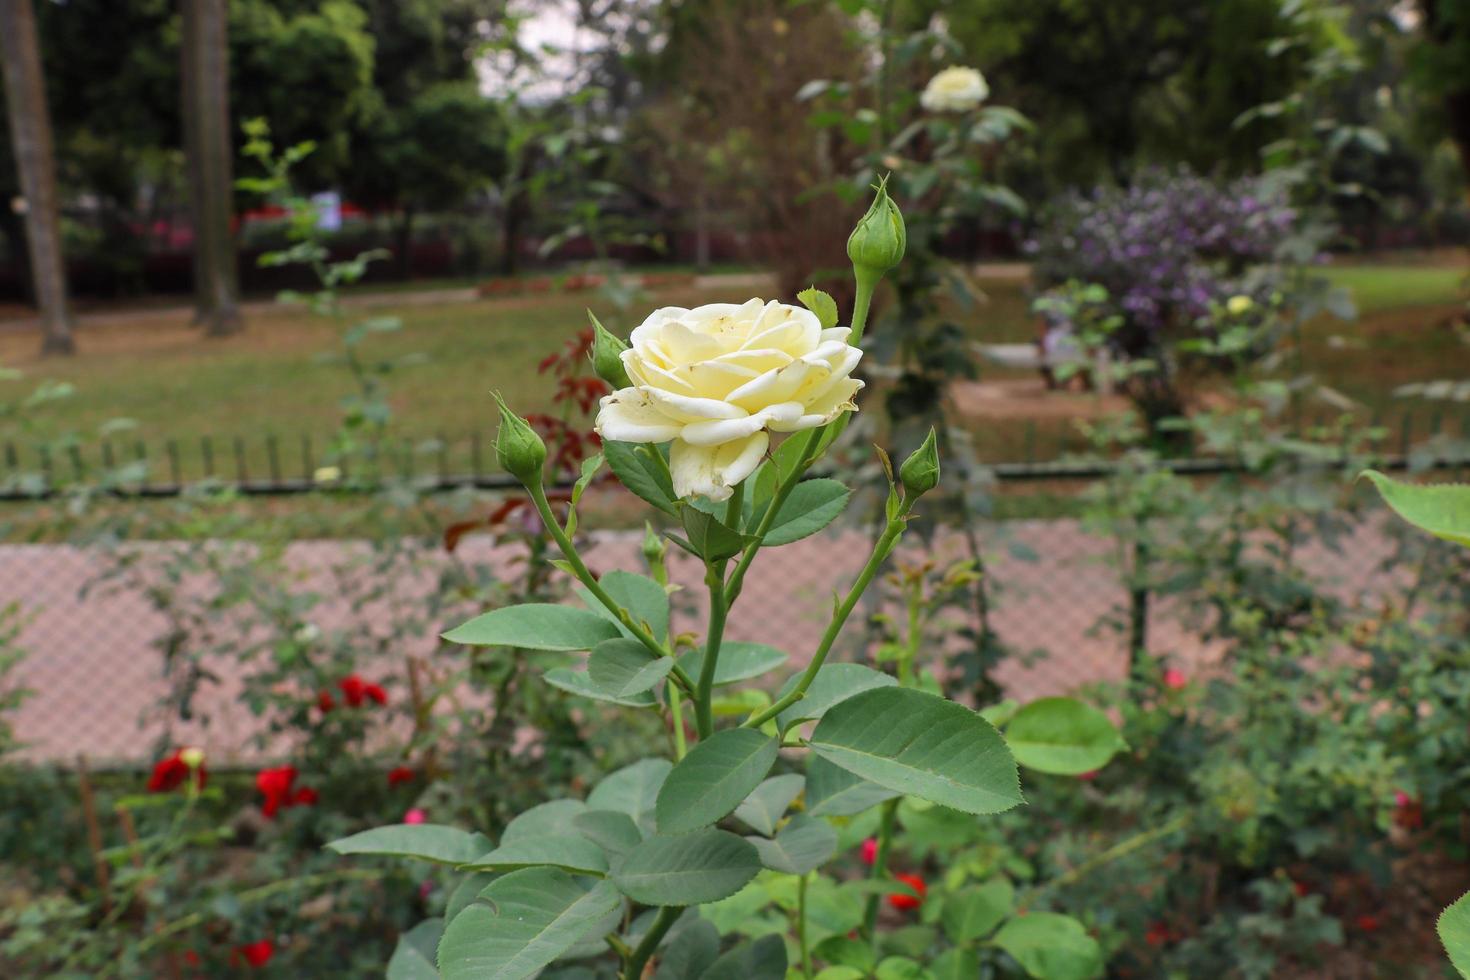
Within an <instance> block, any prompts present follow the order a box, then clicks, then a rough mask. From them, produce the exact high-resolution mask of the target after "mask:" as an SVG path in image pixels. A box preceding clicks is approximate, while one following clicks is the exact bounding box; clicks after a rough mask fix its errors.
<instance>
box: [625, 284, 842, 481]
mask: <svg viewBox="0 0 1470 980" xmlns="http://www.w3.org/2000/svg"><path fill="white" fill-rule="evenodd" d="M848 334H849V330H848V328H847V327H832V328H831V329H828V330H823V329H822V325H821V323H820V322H819V321H818V320H817V317H816V314H814V313H812V312H811V311H810V310H806V309H803V308H801V307H798V306H788V305H786V304H785V303H777V302H774V301H773V302H770V303H767V302H764V301H762V300H759V299H753V300H750V301H748V302H746V303H744V304H743V305H739V306H737V305H735V304H733V303H711V304H709V305H708V306H701V307H698V308H696V309H693V310H686V309H683V308H682V307H677V306H666V307H664V308H663V309H660V310H654V311H653V312H652V313H651V314H649V316H648V319H646V320H644V321H643V323H642V325H641V326H639V327H638V328H637V329H635V330H634V331H633V335H632V336H631V337H630V338H629V343H630V346H629V348H628V349H627V350H625V351H623V353H622V359H623V366H624V367H625V368H626V369H627V371H628V378H629V380H630V381H632V386H631V387H628V388H621V389H619V390H618V391H615V392H613V393H612V394H610V395H607V396H606V397H604V398H603V399H602V407H601V409H600V410H599V411H598V413H597V425H596V430H597V434H598V435H600V436H602V437H603V438H604V439H613V440H617V441H622V442H659V443H662V442H670V441H672V443H673V445H672V447H670V451H669V469H670V470H671V471H672V473H673V477H674V492H675V493H677V494H678V495H679V496H680V497H688V496H692V495H694V494H703V495H704V496H706V497H709V498H711V499H713V500H725V499H727V498H728V497H729V496H730V493H731V490H732V488H733V487H734V486H735V484H737V483H739V482H740V481H741V480H743V479H745V478H746V477H747V476H749V475H750V474H751V473H752V472H753V471H754V470H755V468H756V467H757V466H759V465H760V462H761V459H762V458H763V457H764V456H765V454H766V449H767V448H768V447H769V446H770V441H771V437H770V433H772V432H798V431H800V430H802V429H811V428H815V427H816V426H819V425H823V424H825V423H827V422H830V421H832V420H833V419H835V418H837V416H838V415H840V414H842V412H844V411H847V410H849V409H852V408H855V407H856V406H854V405H853V402H852V397H853V395H855V394H856V393H857V392H858V390H859V389H861V388H862V386H863V383H862V382H861V381H858V380H856V379H854V378H852V377H851V376H850V375H851V374H852V370H853V368H855V367H857V363H858V361H859V360H860V359H861V358H862V356H863V352H862V351H861V350H859V349H858V348H856V347H852V346H850V345H849V344H848V343H847V337H848Z"/></svg>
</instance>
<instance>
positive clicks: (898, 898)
mask: <svg viewBox="0 0 1470 980" xmlns="http://www.w3.org/2000/svg"><path fill="white" fill-rule="evenodd" d="M893 877H894V878H895V879H896V880H898V881H901V882H903V883H904V884H905V885H908V886H909V887H910V888H912V889H913V890H914V891H916V892H918V896H919V897H918V898H915V897H914V896H913V895H905V894H903V893H902V892H894V893H893V894H892V895H889V896H888V904H889V905H892V906H893V907H894V908H896V909H916V908H918V907H919V906H920V905H923V904H924V895H925V894H926V893H927V892H928V891H929V889H928V887H927V886H925V884H924V879H923V878H920V877H919V876H918V875H894V876H893Z"/></svg>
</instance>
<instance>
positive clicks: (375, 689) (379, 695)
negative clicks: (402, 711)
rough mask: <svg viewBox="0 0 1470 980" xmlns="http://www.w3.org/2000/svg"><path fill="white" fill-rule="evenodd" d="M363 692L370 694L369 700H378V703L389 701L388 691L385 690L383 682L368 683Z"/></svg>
mask: <svg viewBox="0 0 1470 980" xmlns="http://www.w3.org/2000/svg"><path fill="white" fill-rule="evenodd" d="M362 692H363V693H364V694H366V695H367V696H368V700H369V701H376V702H377V703H378V704H387V703H388V692H387V691H385V690H383V685H381V684H368V685H367V686H365V687H364V688H363V689H362Z"/></svg>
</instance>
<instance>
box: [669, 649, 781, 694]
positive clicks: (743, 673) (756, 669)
mask: <svg viewBox="0 0 1470 980" xmlns="http://www.w3.org/2000/svg"><path fill="white" fill-rule="evenodd" d="M785 662H786V654H784V653H782V652H781V651H780V650H777V649H776V648H775V647H768V646H766V645H765V644H764V643H735V642H726V643H723V644H721V645H720V662H719V663H717V664H715V687H720V686H721V685H724V684H733V683H735V682H736V681H748V680H750V679H751V678H752V677H759V676H760V675H761V674H764V673H766V672H767V671H769V670H774V669H775V668H777V667H779V666H781V665H782V664H784V663H785ZM679 666H680V667H683V668H684V672H685V673H687V674H688V675H689V676H690V677H698V676H699V675H700V673H701V672H702V671H703V668H704V647H699V648H697V649H694V650H690V651H689V652H688V653H686V654H684V655H683V656H681V657H680V658H679Z"/></svg>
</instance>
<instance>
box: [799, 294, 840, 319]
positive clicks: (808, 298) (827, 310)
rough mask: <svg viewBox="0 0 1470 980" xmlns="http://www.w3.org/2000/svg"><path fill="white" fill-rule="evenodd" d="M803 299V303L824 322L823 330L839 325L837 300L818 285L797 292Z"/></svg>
mask: <svg viewBox="0 0 1470 980" xmlns="http://www.w3.org/2000/svg"><path fill="white" fill-rule="evenodd" d="M796 298H797V299H799V300H801V305H802V306H805V307H806V308H807V309H809V310H811V311H812V312H813V313H815V314H816V315H817V321H818V322H819V323H821V324H822V329H823V330H830V329H831V328H833V327H835V326H837V301H836V300H835V299H833V298H832V297H831V296H829V295H827V294H826V293H824V292H822V290H820V289H818V288H817V287H816V286H811V287H808V288H806V289H803V290H802V291H801V292H799V293H797V294H796Z"/></svg>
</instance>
